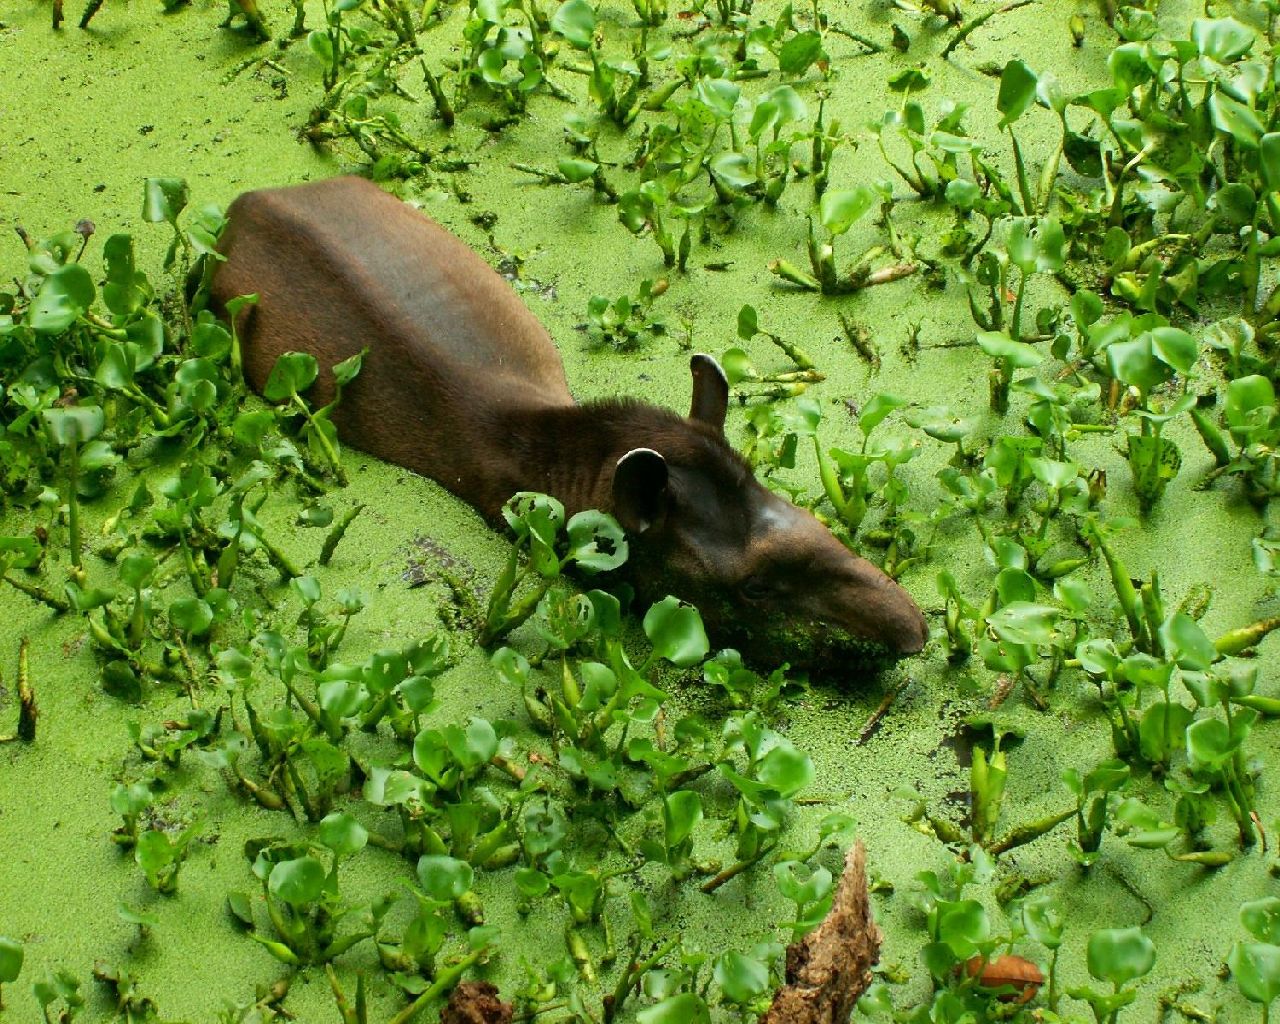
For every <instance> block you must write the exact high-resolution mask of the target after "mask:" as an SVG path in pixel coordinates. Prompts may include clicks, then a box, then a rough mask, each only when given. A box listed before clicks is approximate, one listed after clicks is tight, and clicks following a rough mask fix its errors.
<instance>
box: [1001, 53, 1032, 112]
mask: <svg viewBox="0 0 1280 1024" xmlns="http://www.w3.org/2000/svg"><path fill="white" fill-rule="evenodd" d="M1035 101H1036V73H1035V72H1034V71H1032V70H1031V69H1030V68H1029V67H1027V65H1026V64H1025V63H1023V62H1022V61H1020V60H1011V61H1009V63H1008V64H1006V65H1005V66H1004V71H1002V72H1001V73H1000V91H999V92H998V93H997V94H996V109H997V110H998V111H1000V113H1001V114H1003V115H1004V117H1003V118H1001V120H1000V127H1001V128H1007V127H1008V126H1009V125H1011V124H1013V122H1014V121H1016V120H1017V119H1018V118H1020V117H1021V116H1022V115H1023V114H1024V113H1026V111H1027V108H1028V107H1030V106H1031V104H1033V103H1034V102H1035Z"/></svg>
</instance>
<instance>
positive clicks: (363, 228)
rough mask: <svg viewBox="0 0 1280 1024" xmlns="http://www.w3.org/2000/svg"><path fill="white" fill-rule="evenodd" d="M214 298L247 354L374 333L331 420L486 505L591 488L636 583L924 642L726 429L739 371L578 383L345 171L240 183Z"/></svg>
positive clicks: (493, 276) (780, 623)
mask: <svg viewBox="0 0 1280 1024" xmlns="http://www.w3.org/2000/svg"><path fill="white" fill-rule="evenodd" d="M220 250H221V252H222V254H223V256H224V257H225V261H224V262H222V263H221V264H220V266H219V269H218V270H217V272H216V275H215V277H214V279H213V283H212V297H213V301H214V305H215V307H220V308H222V309H225V307H226V303H227V301H228V300H230V299H232V298H234V297H236V296H239V295H247V294H251V293H256V294H257V296H258V300H257V302H256V304H252V305H248V306H246V307H244V308H243V309H241V311H240V312H239V314H238V316H239V318H240V320H239V323H238V325H237V326H238V332H239V337H240V339H241V345H242V347H243V348H242V350H243V360H244V370H245V375H246V377H247V379H248V381H249V383H250V385H251V386H252V387H254V388H255V389H257V390H259V391H261V390H262V388H263V386H264V384H265V383H266V380H267V375H268V374H269V373H270V372H271V368H272V366H273V365H274V364H275V361H276V359H277V357H279V356H280V355H281V354H282V353H285V352H290V351H299V352H310V353H311V354H312V355H314V356H315V357H316V358H317V360H318V361H319V362H320V364H321V367H322V373H321V377H320V380H319V381H318V382H317V383H316V384H315V385H314V389H313V392H312V395H313V397H314V400H315V401H316V402H317V403H327V402H328V401H329V400H330V398H331V397H332V395H333V387H334V385H333V382H332V380H331V379H330V377H331V375H330V374H328V373H326V372H324V369H325V368H327V367H329V366H332V365H333V364H335V363H337V362H339V361H341V360H343V359H346V358H348V357H349V356H352V355H354V354H355V353H357V352H359V351H360V350H361V349H365V348H367V349H368V353H367V355H366V356H365V358H364V363H363V368H362V369H361V371H360V374H359V376H358V377H357V378H356V379H355V380H354V381H353V382H352V383H351V384H350V385H349V386H348V387H347V388H345V389H344V392H343V395H342V400H341V402H340V403H339V405H338V408H337V410H336V411H335V413H334V422H335V425H336V426H337V428H338V434H339V437H341V438H342V440H343V441H344V442H345V443H348V444H350V445H352V446H354V447H356V448H359V449H361V450H363V451H365V452H368V453H370V454H371V455H375V456H377V457H378V458H381V459H385V460H386V461H388V462H393V463H396V464H398V465H401V466H405V467H407V468H408V469H411V470H413V471H414V472H417V473H421V474H423V475H425V476H428V477H431V478H432V479H434V480H437V481H438V482H439V483H441V484H443V485H444V486H445V487H446V488H448V489H449V490H450V491H452V492H453V493H454V494H456V495H458V497H460V498H462V499H463V500H464V501H466V502H468V503H470V504H471V505H472V506H474V507H475V508H476V509H477V510H478V511H479V512H480V513H481V514H482V515H483V516H484V517H485V518H486V519H487V520H488V521H489V522H490V523H491V524H493V525H495V526H497V525H500V524H501V522H502V519H501V509H502V506H503V505H504V503H505V502H506V501H507V499H508V498H510V497H511V495H512V494H514V493H515V492H517V491H541V492H544V493H546V494H550V495H552V496H554V497H556V498H558V499H559V500H560V501H561V502H563V504H564V506H565V511H566V513H567V514H570V515H572V514H573V513H575V512H577V511H580V510H582V509H589V508H596V509H601V510H603V511H605V512H609V513H610V514H612V515H613V516H614V517H615V518H616V519H617V520H618V522H619V523H620V524H621V525H622V527H623V528H624V529H625V530H626V532H627V535H628V542H629V546H630V549H631V555H630V559H629V561H628V564H627V566H626V567H625V571H626V572H627V573H628V574H629V577H630V579H631V581H632V583H633V585H634V587H635V589H636V592H637V595H638V597H639V598H640V599H641V600H654V599H657V598H659V597H661V596H663V595H665V594H674V595H675V596H677V597H679V598H681V599H683V600H686V601H688V602H690V603H692V604H694V605H696V606H697V607H698V609H699V611H700V612H701V613H702V616H703V620H704V622H705V623H706V625H707V629H708V633H709V634H710V636H711V638H712V640H713V641H714V642H716V643H717V644H719V645H721V646H734V647H736V648H738V649H739V650H740V651H741V652H742V653H743V654H744V655H745V656H747V657H748V658H749V659H751V660H754V661H755V662H757V663H760V662H771V663H775V664H776V663H778V662H780V661H782V660H788V661H790V662H791V664H792V665H795V666H802V665H807V666H810V667H824V666H825V667H827V668H836V667H838V666H843V665H844V664H845V663H846V662H847V661H849V660H850V659H852V660H854V661H857V662H865V661H868V660H876V659H877V658H879V657H881V656H886V655H887V656H889V657H900V656H903V655H909V654H914V653H917V652H918V651H920V650H921V649H922V648H923V647H924V644H925V641H926V639H927V637H928V630H927V627H926V624H925V620H924V616H923V615H922V614H921V612H920V609H919V608H918V607H917V605H916V603H915V602H914V601H913V600H912V599H911V596H910V595H909V594H908V593H907V592H906V590H904V589H903V588H902V587H901V586H899V585H898V584H897V583H896V582H894V581H893V580H892V579H890V578H889V577H888V576H887V575H885V573H883V572H881V571H880V569H878V568H877V567H876V566H874V565H873V564H872V563H871V562H869V561H867V560H865V559H863V558H859V557H858V556H856V555H855V554H853V553H852V552H851V551H850V550H849V549H848V548H847V547H846V546H845V545H844V544H842V543H841V542H840V541H839V540H837V539H836V538H835V537H834V536H833V535H832V534H831V532H830V531H829V530H827V529H826V527H824V526H823V525H822V524H821V523H820V522H819V521H818V520H817V519H816V518H815V517H814V516H813V515H812V514H810V513H809V512H807V511H805V510H803V509H800V508H798V507H797V506H795V505H793V504H791V503H790V502H788V501H785V500H784V499H782V498H780V497H778V496H777V495H775V494H774V493H772V492H771V491H770V490H768V489H767V488H766V487H764V486H762V485H761V484H760V483H759V482H758V481H757V480H756V479H755V477H754V475H753V474H752V472H751V468H750V466H749V465H748V463H747V462H746V460H745V459H744V458H742V456H741V455H740V454H739V453H738V452H736V451H735V450H734V449H733V447H732V446H730V444H729V443H728V441H727V440H726V438H725V433H724V424H725V413H726V410H727V407H728V401H729V386H728V382H727V380H726V378H725V375H724V373H723V372H722V370H721V369H720V366H719V364H717V363H716V361H715V360H714V359H713V358H711V357H709V356H706V355H695V356H694V357H693V359H692V363H691V366H692V373H693V401H692V405H691V407H690V410H689V414H688V415H687V416H681V415H679V414H678V413H676V412H673V411H671V410H669V409H665V408H661V407H659V406H655V405H651V404H649V403H647V402H643V401H637V400H635V399H631V398H610V399H605V400H602V401H591V402H584V403H578V402H575V401H574V399H573V396H572V395H571V394H570V393H569V388H568V386H567V384H566V382H565V375H564V367H563V365H562V363H561V361H560V355H559V352H558V351H557V350H556V347H555V344H554V343H553V342H552V340H551V337H550V335H549V334H548V332H547V331H546V329H545V328H544V327H543V326H542V324H541V323H540V322H539V321H538V319H537V318H536V317H535V316H534V315H533V314H532V313H531V312H530V311H529V309H528V308H527V307H526V306H525V305H524V303H523V302H522V300H521V299H520V298H519V296H518V295H517V294H516V293H515V291H514V290H513V289H512V288H511V287H510V285H509V284H508V283H507V282H506V281H505V280H503V278H502V277H501V276H500V275H498V274H497V273H496V272H495V271H493V270H492V269H491V268H490V267H489V266H488V264H486V263H485V262H484V260H483V259H482V258H481V257H480V256H479V255H477V254H476V253H475V252H474V251H472V250H471V249H470V248H469V247H468V246H467V245H466V244H465V243H464V242H462V241H461V240H459V239H458V238H457V237H455V236H454V235H452V234H450V233H449V232H448V231H446V230H445V229H444V228H442V227H440V226H439V225H438V224H436V223H435V222H433V221H431V220H430V219H428V218H427V217H426V216H424V215H423V214H422V213H421V212H419V211H417V210H415V209H414V208H412V207H411V206H409V205H407V204H405V203H403V202H401V201H400V200H398V199H396V198H395V197H393V196H391V195H389V194H387V193H385V192H383V191H382V190H381V189H380V188H378V187H377V186H376V185H374V184H372V183H370V182H368V181H366V180H364V179H362V178H354V177H340V178H332V179H329V180H325V181H319V182H314V183H309V184H304V185H297V186H292V187H287V188H276V189H264V190H260V191H254V192H247V193H245V194H243V195H241V196H240V197H239V198H238V199H236V200H235V201H234V202H233V203H232V204H231V207H230V209H229V210H228V224H227V227H226V230H225V233H224V234H223V236H222V239H221V242H220Z"/></svg>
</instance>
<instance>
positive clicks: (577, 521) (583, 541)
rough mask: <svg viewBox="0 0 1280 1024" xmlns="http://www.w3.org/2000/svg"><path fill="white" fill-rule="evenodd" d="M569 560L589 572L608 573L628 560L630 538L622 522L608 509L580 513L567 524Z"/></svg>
mask: <svg viewBox="0 0 1280 1024" xmlns="http://www.w3.org/2000/svg"><path fill="white" fill-rule="evenodd" d="M565 532H566V533H567V534H568V536H569V555H568V557H569V559H570V560H571V561H573V562H575V563H576V564H577V565H578V567H579V568H580V569H583V570H584V571H586V572H589V573H592V572H608V571H610V570H612V569H616V568H618V566H620V565H622V563H623V562H625V561H626V560H627V551H628V548H627V537H626V533H625V532H624V531H623V529H622V527H621V526H619V525H618V521H617V520H616V519H614V518H613V516H611V515H608V514H607V513H605V512H598V511H596V510H595V509H588V510H586V511H584V512H579V513H577V514H576V515H575V516H574V517H573V518H572V519H570V520H569V522H568V525H567V526H566V527H565Z"/></svg>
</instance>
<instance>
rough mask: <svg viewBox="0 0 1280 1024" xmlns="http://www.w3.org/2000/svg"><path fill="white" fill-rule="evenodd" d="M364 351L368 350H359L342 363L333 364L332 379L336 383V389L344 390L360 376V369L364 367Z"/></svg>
mask: <svg viewBox="0 0 1280 1024" xmlns="http://www.w3.org/2000/svg"><path fill="white" fill-rule="evenodd" d="M366 351H368V350H367V349H361V350H360V351H359V352H357V353H356V354H355V355H353V356H349V357H348V358H346V359H344V360H342V362H340V363H334V364H333V379H334V380H335V381H337V383H338V387H341V388H345V387H346V386H347V385H348V384H350V383H351V382H352V381H353V380H355V379H356V377H358V376H359V375H360V369H361V367H363V366H364V355H365V352H366Z"/></svg>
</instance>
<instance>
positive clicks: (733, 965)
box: [713, 950, 769, 1005]
mask: <svg viewBox="0 0 1280 1024" xmlns="http://www.w3.org/2000/svg"><path fill="white" fill-rule="evenodd" d="M713 976H714V977H715V981H716V984H717V985H719V986H720V991H721V992H723V993H724V997H725V999H727V1000H728V1001H729V1002H731V1003H738V1004H739V1005H742V1004H746V1003H750V1002H751V1001H752V1000H753V999H758V998H759V997H760V996H762V995H764V994H765V992H767V991H768V989H769V968H768V966H767V965H765V964H764V963H762V962H761V961H759V960H757V959H756V958H755V957H750V956H744V955H743V954H742V953H739V952H736V951H735V950H729V952H727V953H725V954H724V955H722V956H719V957H717V958H716V966H715V970H714V972H713Z"/></svg>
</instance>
